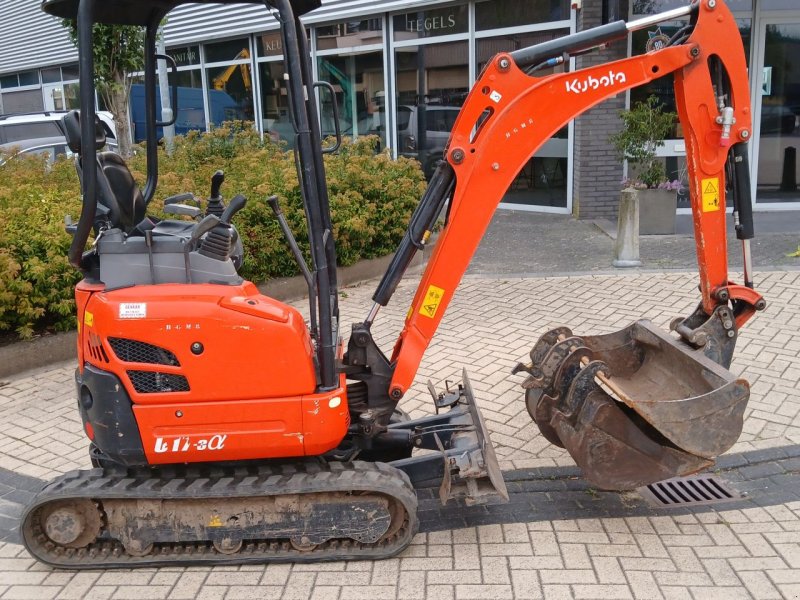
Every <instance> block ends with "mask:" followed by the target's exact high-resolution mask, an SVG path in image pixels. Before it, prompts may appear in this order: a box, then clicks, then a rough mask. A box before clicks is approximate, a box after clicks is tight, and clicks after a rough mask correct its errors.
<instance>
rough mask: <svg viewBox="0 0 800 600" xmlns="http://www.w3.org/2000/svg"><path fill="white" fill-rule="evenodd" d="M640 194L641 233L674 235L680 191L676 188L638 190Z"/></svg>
mask: <svg viewBox="0 0 800 600" xmlns="http://www.w3.org/2000/svg"><path fill="white" fill-rule="evenodd" d="M637 191H638V196H639V233H640V234H641V235H653V234H660V235H673V234H674V233H675V211H676V210H677V208H678V193H677V192H676V191H674V190H658V189H654V190H650V189H648V190H637Z"/></svg>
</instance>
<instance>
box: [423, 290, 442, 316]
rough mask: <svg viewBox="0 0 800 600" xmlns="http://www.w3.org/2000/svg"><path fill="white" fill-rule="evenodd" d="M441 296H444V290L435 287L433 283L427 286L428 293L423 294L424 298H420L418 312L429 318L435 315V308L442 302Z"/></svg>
mask: <svg viewBox="0 0 800 600" xmlns="http://www.w3.org/2000/svg"><path fill="white" fill-rule="evenodd" d="M442 298H444V290H443V289H442V288H440V287H436V286H435V285H431V286H428V293H427V294H425V298H424V299H423V300H422V306H420V307H419V314H421V315H422V316H423V317H429V318H431V319H432V318H433V317H435V316H436V309H437V308H439V304H441V303H442Z"/></svg>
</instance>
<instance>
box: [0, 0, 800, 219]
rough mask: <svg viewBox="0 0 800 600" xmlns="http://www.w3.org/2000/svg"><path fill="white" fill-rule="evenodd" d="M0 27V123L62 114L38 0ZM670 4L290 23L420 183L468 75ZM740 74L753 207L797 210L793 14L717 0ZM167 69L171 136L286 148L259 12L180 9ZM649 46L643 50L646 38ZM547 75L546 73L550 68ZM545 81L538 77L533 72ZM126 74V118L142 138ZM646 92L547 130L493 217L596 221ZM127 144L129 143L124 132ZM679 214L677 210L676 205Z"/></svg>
mask: <svg viewBox="0 0 800 600" xmlns="http://www.w3.org/2000/svg"><path fill="white" fill-rule="evenodd" d="M6 1H7V2H9V3H10V5H11V6H10V10H8V11H7V12H6V16H5V18H4V19H3V22H2V23H0V114H2V113H13V112H23V111H36V110H59V109H65V108H72V107H74V106H76V104H77V97H78V96H77V64H76V62H77V54H76V52H75V49H74V47H73V46H72V44H71V42H70V41H69V39H68V36H67V34H66V30H65V29H64V28H63V27H62V26H61V24H60V23H59V22H58V20H57V19H54V18H52V17H50V16H48V15H45V14H43V13H41V12H40V11H39V1H38V0H6ZM682 4H684V0H630V2H628V0H572V2H570V0H530V1H528V2H519V1H518V0H472V1H469V2H464V1H458V0H442V1H438V2H431V1H423V0H375V1H373V2H366V1H365V0H323V4H322V7H321V8H320V9H318V10H316V11H314V12H312V13H310V14H309V15H307V16H306V17H305V18H304V22H305V23H306V24H307V26H308V34H309V39H310V45H311V49H312V55H313V61H312V62H313V68H314V70H315V73H314V74H315V77H316V78H317V79H318V80H323V81H327V82H329V83H330V84H331V85H332V86H333V89H334V92H335V96H336V101H337V104H338V107H339V116H340V124H341V128H342V132H343V133H344V134H345V135H352V136H360V135H376V136H378V138H379V139H380V145H381V146H382V147H388V148H390V149H391V151H392V152H393V153H394V154H395V155H398V156H409V157H413V158H416V159H418V160H419V161H420V163H421V164H422V167H423V169H424V171H425V172H426V174H427V175H429V174H430V173H431V172H432V170H433V168H434V166H435V164H436V162H437V161H438V160H440V159H441V156H442V151H443V149H444V145H445V143H446V141H447V138H448V135H449V132H450V129H451V127H452V125H453V122H454V120H455V116H456V115H457V114H458V111H459V109H460V107H461V105H462V103H463V101H464V99H465V97H466V95H467V93H468V91H469V89H470V87H471V85H472V84H473V82H474V81H475V79H476V78H477V76H478V75H479V73H480V71H481V69H482V68H483V66H484V65H485V64H486V62H487V61H488V60H489V59H490V58H491V57H492V56H493V55H494V54H496V53H497V52H501V51H506V52H508V51H513V50H516V49H519V48H522V47H525V46H529V45H532V44H536V43H540V42H543V41H547V40H550V39H554V38H556V37H559V36H563V35H567V34H569V33H574V32H576V31H581V30H584V29H588V28H590V27H594V26H597V25H600V24H602V23H603V22H607V21H609V20H615V19H617V18H625V19H634V18H637V17H640V16H644V15H648V14H653V13H656V12H661V11H663V10H668V9H670V8H675V7H677V6H680V5H682ZM728 4H729V6H730V7H731V8H732V10H733V11H734V13H735V15H736V17H737V21H738V22H739V25H740V31H741V34H742V39H743V40H744V42H745V47H746V52H747V53H748V60H749V65H750V73H751V79H752V90H751V100H752V102H753V109H754V117H755V118H754V131H753V133H754V137H753V142H754V143H752V144H751V152H752V157H751V159H752V160H751V165H752V177H751V179H752V181H753V186H754V200H755V207H756V210H782V209H788V208H794V209H797V208H800V191H798V188H797V147H798V145H799V144H798V142H800V52H798V51H797V50H800V3H798V1H797V0H729V1H728ZM681 26H682V24H681V23H679V22H673V23H665V24H662V25H661V26H660V27H659V28H652V30H651V31H641V32H637V33H636V34H634V35H633V36H632V37H631V39H630V40H629V41H628V42H627V43H626V42H619V43H615V44H611V45H609V46H608V47H607V48H606V49H604V50H602V51H600V52H595V53H591V54H587V55H584V56H579V57H577V58H573V59H571V61H572V64H571V67H572V68H581V67H584V66H588V65H593V64H598V63H603V62H608V61H611V60H615V59H618V58H623V57H625V56H629V55H633V54H639V53H642V52H645V51H646V48H647V47H648V43H649V46H650V47H652V45H653V43H657V42H658V40H659V39H663V37H662V36H667V37H668V36H670V35H671V34H672V33H674V32H676V31H677V30H678V29H679V28H680V27H681ZM164 40H165V44H166V47H167V53H168V54H170V55H171V56H172V57H173V58H174V59H175V61H176V63H177V65H178V77H177V81H172V80H171V84H172V85H177V86H178V122H177V130H178V132H179V133H183V132H186V131H188V130H190V129H206V128H208V127H211V126H213V125H215V124H218V123H220V122H222V121H225V120H231V119H247V120H252V121H253V122H254V123H255V124H256V127H257V128H258V129H259V131H260V132H262V133H263V134H264V135H269V136H270V137H272V138H274V139H276V140H285V141H287V143H291V139H292V135H291V132H292V127H291V124H290V122H289V117H288V109H287V97H286V88H285V82H284V79H283V63H282V48H281V39H280V35H279V32H278V25H277V22H276V21H275V20H274V18H272V16H271V15H270V14H269V13H268V12H267V11H265V10H264V8H263V6H243V7H234V8H231V7H225V6H221V5H205V6H200V5H186V6H183V7H181V8H178V9H176V10H175V11H173V12H172V13H171V14H170V16H169V17H168V20H167V22H166V24H165V27H164ZM653 40H655V42H654V41H653ZM558 68H561V67H558ZM548 72H552V70H550V71H547V70H545V71H540V72H539V73H537V74H546V73H548ZM140 81H141V77H134V85H133V89H132V94H131V96H132V98H131V112H132V114H131V117H132V122H133V129H134V135H135V137H137V139H138V138H139V137H140V135H141V132H142V131H143V130H144V110H143V106H144V102H143V96H142V86H141V83H140ZM651 94H655V95H656V96H657V97H659V99H660V100H661V101H662V102H663V104H665V105H666V106H667V107H674V97H673V94H672V79H671V77H669V76H667V77H664V78H661V79H659V80H657V81H654V82H653V83H651V84H650V85H648V86H645V87H644V88H639V89H637V90H633V91H632V92H630V93H629V94H620V95H618V96H617V97H615V98H613V99H611V100H609V101H607V102H605V103H603V104H602V105H600V106H598V107H596V108H594V109H592V110H590V111H589V112H587V113H585V114H584V115H583V116H581V117H579V118H578V119H576V120H575V121H574V122H572V123H570V124H569V125H568V126H566V127H564V128H563V129H562V130H561V131H559V132H557V133H556V134H555V135H554V136H553V137H552V138H551V139H550V140H548V141H547V142H546V143H545V144H544V146H543V147H542V148H541V149H540V150H539V151H538V152H537V153H536V155H535V156H534V157H533V158H532V159H531V161H530V162H529V163H528V164H527V165H526V166H525V167H523V169H522V170H521V171H520V173H519V175H518V176H517V178H516V179H515V181H514V183H513V184H512V186H511V188H510V189H509V190H508V192H507V193H506V195H505V198H504V200H503V203H502V204H501V207H507V208H514V209H520V210H536V211H543V212H558V213H574V214H576V215H578V216H580V217H588V218H595V217H610V218H613V217H614V215H615V213H616V207H617V203H618V198H619V189H620V184H621V182H622V180H623V179H624V176H625V172H624V169H623V165H622V161H620V159H619V158H618V157H617V156H616V155H615V153H614V151H613V149H612V148H611V145H610V142H609V140H608V138H609V136H610V135H611V134H612V133H614V132H615V131H617V130H618V128H619V126H620V121H619V117H618V113H619V111H620V110H621V109H623V108H625V107H626V106H627V105H629V104H630V103H631V102H636V101H639V100H642V99H644V98H646V97H647V96H648V95H651ZM318 101H319V107H320V115H321V128H322V131H323V133H333V131H334V123H333V122H334V119H333V109H332V101H333V99H332V98H331V94H330V93H329V92H326V91H322V92H320V97H319V98H318ZM137 132H138V135H137ZM679 133H680V132H679V131H677V129H676V131H675V132H674V137H673V138H671V139H668V140H665V145H664V146H663V147H662V148H661V149H660V151H659V152H660V154H661V155H662V156H663V159H664V161H665V164H666V167H667V170H668V172H669V173H670V175H671V177H672V178H673V179H682V178H683V179H685V158H684V148H683V143H682V140H681V139H680V138H679ZM678 210H679V211H687V210H688V198H685V197H679V208H678Z"/></svg>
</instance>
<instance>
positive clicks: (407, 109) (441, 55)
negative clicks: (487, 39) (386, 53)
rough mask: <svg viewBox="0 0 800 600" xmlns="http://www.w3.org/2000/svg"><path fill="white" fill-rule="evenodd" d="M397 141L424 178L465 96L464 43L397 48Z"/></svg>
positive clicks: (437, 158)
mask: <svg viewBox="0 0 800 600" xmlns="http://www.w3.org/2000/svg"><path fill="white" fill-rule="evenodd" d="M395 67H396V81H397V142H398V153H399V155H400V156H406V157H409V158H415V159H417V160H418V161H419V162H420V164H421V165H422V169H423V171H424V173H425V176H426V177H428V178H430V176H431V175H432V174H433V171H434V170H435V169H436V165H437V164H438V162H439V161H440V160H441V159H442V156H443V153H444V148H445V145H446V144H447V140H448V138H449V137H450V130H451V129H452V126H453V123H454V122H455V118H456V116H457V115H458V112H459V110H461V106H462V105H463V104H464V100H465V98H466V97H467V94H468V92H469V48H468V46H467V42H449V43H445V44H431V45H425V46H413V47H406V48H398V49H397V50H396V51H395Z"/></svg>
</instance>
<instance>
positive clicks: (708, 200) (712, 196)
mask: <svg viewBox="0 0 800 600" xmlns="http://www.w3.org/2000/svg"><path fill="white" fill-rule="evenodd" d="M701 187H702V190H703V212H712V211H715V210H719V207H720V202H719V178H717V177H713V178H711V179H703V181H702V186H701Z"/></svg>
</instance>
